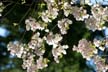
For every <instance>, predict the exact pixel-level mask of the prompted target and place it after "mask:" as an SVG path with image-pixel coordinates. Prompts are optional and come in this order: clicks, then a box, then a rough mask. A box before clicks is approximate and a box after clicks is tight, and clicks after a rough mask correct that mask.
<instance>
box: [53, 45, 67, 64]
mask: <svg viewBox="0 0 108 72" xmlns="http://www.w3.org/2000/svg"><path fill="white" fill-rule="evenodd" d="M67 48H69V47H68V45H62V46H61V45H58V46H57V47H55V48H53V49H52V54H53V57H54V60H55V61H56V63H59V58H60V57H61V56H62V54H66V50H65V49H67Z"/></svg>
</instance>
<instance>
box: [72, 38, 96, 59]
mask: <svg viewBox="0 0 108 72" xmlns="http://www.w3.org/2000/svg"><path fill="white" fill-rule="evenodd" d="M73 51H77V52H80V53H81V54H82V56H83V58H86V59H87V60H90V59H91V57H92V56H93V55H94V54H96V53H97V49H96V48H94V47H93V46H92V43H91V42H88V41H87V40H86V39H82V40H80V41H79V43H78V46H77V47H76V46H75V45H74V46H73Z"/></svg>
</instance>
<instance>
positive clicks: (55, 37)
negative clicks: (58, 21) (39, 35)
mask: <svg viewBox="0 0 108 72" xmlns="http://www.w3.org/2000/svg"><path fill="white" fill-rule="evenodd" d="M44 39H45V40H46V43H47V44H48V45H52V46H53V48H55V47H57V46H58V44H59V42H60V41H61V40H62V36H61V35H60V34H53V33H52V32H50V33H49V34H48V35H47V36H46V37H44Z"/></svg>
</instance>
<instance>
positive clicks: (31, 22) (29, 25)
mask: <svg viewBox="0 0 108 72" xmlns="http://www.w3.org/2000/svg"><path fill="white" fill-rule="evenodd" d="M25 24H26V30H27V31H28V30H32V31H36V30H37V29H39V30H43V29H44V27H43V26H42V24H40V23H39V22H36V19H34V18H31V17H30V18H29V19H26V20H25Z"/></svg>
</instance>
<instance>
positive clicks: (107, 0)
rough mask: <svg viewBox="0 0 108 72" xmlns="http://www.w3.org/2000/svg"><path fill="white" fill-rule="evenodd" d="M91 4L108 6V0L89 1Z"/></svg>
mask: <svg viewBox="0 0 108 72" xmlns="http://www.w3.org/2000/svg"><path fill="white" fill-rule="evenodd" d="M90 1H91V3H92V4H96V1H97V3H102V4H103V5H108V0H90Z"/></svg>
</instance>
